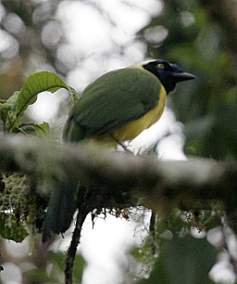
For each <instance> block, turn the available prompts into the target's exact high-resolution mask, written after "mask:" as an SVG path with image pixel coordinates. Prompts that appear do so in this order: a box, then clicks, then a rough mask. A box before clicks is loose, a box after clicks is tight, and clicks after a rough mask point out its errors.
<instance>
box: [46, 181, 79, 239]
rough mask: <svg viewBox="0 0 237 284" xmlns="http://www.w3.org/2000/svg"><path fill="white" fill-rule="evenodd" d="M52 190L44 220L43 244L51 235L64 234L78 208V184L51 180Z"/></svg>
mask: <svg viewBox="0 0 237 284" xmlns="http://www.w3.org/2000/svg"><path fill="white" fill-rule="evenodd" d="M50 184H51V186H52V188H53V190H52V193H51V196H50V200H49V205H48V209H47V213H46V218H45V225H44V231H43V242H46V241H48V240H50V239H51V237H52V236H53V234H60V233H64V232H65V231H66V230H67V229H68V228H69V227H70V225H71V222H72V220H73V215H74V213H75V211H76V209H77V206H78V202H77V200H78V192H79V183H78V182H76V181H70V180H69V179H65V180H64V181H58V180H53V181H52V182H51V183H50Z"/></svg>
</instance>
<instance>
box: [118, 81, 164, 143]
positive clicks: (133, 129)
mask: <svg viewBox="0 0 237 284" xmlns="http://www.w3.org/2000/svg"><path fill="white" fill-rule="evenodd" d="M165 102H166V91H165V89H164V87H163V86H162V87H161V89H160V97H159V100H158V101H157V104H156V106H155V107H154V108H153V109H151V110H150V111H149V112H147V113H146V114H145V115H143V116H142V117H140V118H139V119H136V120H133V121H130V122H128V123H126V124H125V125H123V126H122V127H120V128H119V129H116V130H115V131H114V132H113V136H114V137H115V138H116V139H117V140H119V141H120V142H123V141H127V140H132V139H134V138H135V137H136V136H138V135H139V134H140V133H141V132H142V131H143V130H145V129H146V128H148V127H150V126H151V125H152V124H154V123H155V122H156V121H158V120H159V118H160V117H161V114H162V113H163V111H164V107H165Z"/></svg>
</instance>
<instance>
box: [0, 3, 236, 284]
mask: <svg viewBox="0 0 237 284" xmlns="http://www.w3.org/2000/svg"><path fill="white" fill-rule="evenodd" d="M236 15H237V4H236V2H235V1H227V0H223V1H221V0H217V1H204V0H190V1H184V0H179V1H178V0H167V1H158V0H150V1H147V3H146V4H144V1H132V0H126V1H125V0H124V1H122V0H116V1H115V0H113V1H112V0H110V2H108V1H102V0H99V1H96V0H81V1H79V0H78V1H77V0H67V1H60V0H24V1H21V0H1V1H0V63H1V64H0V100H1V99H4V98H8V97H9V96H11V95H12V93H13V92H14V91H16V90H19V89H20V88H21V86H22V83H23V80H24V78H25V76H26V75H27V74H30V73H32V72H34V71H38V70H50V71H55V72H57V73H58V74H59V75H61V76H62V77H63V78H64V79H66V80H67V81H68V82H69V83H70V84H71V85H73V86H74V87H75V88H77V89H79V90H81V89H83V88H84V87H85V86H86V85H87V84H88V83H89V82H90V81H92V80H93V79H94V78H96V77H97V76H99V75H100V74H102V73H104V72H107V71H108V70H111V69H115V68H120V67H124V66H127V65H130V64H133V63H136V62H139V61H141V60H143V59H144V58H151V57H152V58H159V57H160V58H166V59H168V60H170V61H174V62H176V63H178V64H179V65H181V66H183V67H184V68H185V69H186V70H188V71H190V72H192V73H194V74H195V75H196V76H197V78H196V80H195V81H192V82H190V83H187V84H184V85H180V86H178V88H177V90H176V93H175V94H174V95H171V96H170V99H169V106H170V107H171V108H172V110H173V111H174V112H175V114H176V117H177V119H178V120H179V121H180V122H182V123H183V124H184V132H185V141H186V142H185V149H184V151H185V153H186V154H187V155H195V156H199V157H210V158H214V159H218V160H220V159H221V160H223V159H224V160H231V159H236V158H237V146H236V145H237V126H236V121H237V75H236V74H237V20H236V19H237V17H236ZM71 18H73V22H70V20H71ZM60 102H61V101H52V100H50V101H47V102H46V101H45V103H48V104H50V105H49V106H48V107H46V105H43V108H45V109H46V110H47V111H48V112H50V110H51V109H54V108H55V104H56V105H57V106H58V105H59V103H60ZM35 110H36V108H35V109H34V111H35ZM52 111H53V110H52ZM62 112H63V113H62ZM54 113H55V115H54V117H53V118H52V121H55V120H57V119H58V117H59V116H63V115H65V113H64V109H62V108H58V109H57V111H54ZM28 115H29V116H30V117H31V119H34V118H35V116H34V115H36V114H35V113H32V111H31V112H29V113H28ZM52 121H51V122H52ZM0 127H1V125H0ZM2 247H3V246H2ZM4 250H5V249H4ZM36 251H40V252H42V248H40V249H39V250H38V249H37V250H36ZM0 253H1V254H2V255H3V254H4V256H5V258H4V262H8V263H11V262H12V258H11V257H10V256H9V255H8V254H7V253H6V252H5V253H2V248H1V252H0ZM61 257H62V256H61V255H59V256H58V259H56V258H55V257H54V261H55V262H57V263H60V259H61ZM42 258H43V259H44V255H43V257H42ZM31 260H32V259H31ZM32 262H33V263H34V267H38V268H40V267H41V268H42V267H43V268H45V265H46V264H45V262H44V260H42V262H41V263H38V260H37V257H34V258H33V260H32ZM38 276H39V279H40V277H42V275H38ZM26 279H27V280H24V277H23V280H22V279H21V281H22V282H21V283H49V282H50V281H52V282H53V281H56V283H59V282H57V281H59V280H58V279H57V280H55V279H53V280H52V279H51V280H50V279H41V280H39V279H38V280H37V281H36V282H34V281H33V280H32V279H31V278H30V277H28V278H27V277H26ZM29 279H30V280H29ZM0 281H2V282H3V283H10V282H9V281H7V279H1V280H0ZM27 281H28V282H27ZM151 281H152V280H151ZM167 281H168V280H167ZM11 283H12V282H11ZM19 283H20V282H19ZM150 283H153V282H150ZM154 283H155V282H154ZM165 283H173V282H165ZM190 283H191V282H190ZM193 283H194V282H193ZM197 283H198V282H197ZM199 283H201V282H199ZM162 284H163V283H162Z"/></svg>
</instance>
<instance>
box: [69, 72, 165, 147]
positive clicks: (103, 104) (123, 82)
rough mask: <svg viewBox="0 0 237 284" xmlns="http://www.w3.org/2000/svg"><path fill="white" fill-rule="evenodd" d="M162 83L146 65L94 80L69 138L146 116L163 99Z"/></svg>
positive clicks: (72, 119)
mask: <svg viewBox="0 0 237 284" xmlns="http://www.w3.org/2000/svg"><path fill="white" fill-rule="evenodd" d="M160 87H161V84H160V82H159V80H158V79H157V78H156V77H155V76H154V75H153V74H151V73H150V72H148V71H146V70H144V69H142V68H125V69H120V70H116V71H112V72H109V73H107V74H105V75H103V76H101V77H100V78H98V79H97V80H96V81H94V82H93V83H92V84H90V85H89V86H88V87H87V88H86V89H85V91H84V92H83V94H82V97H81V98H80V99H79V101H78V103H77V104H76V105H75V107H74V109H73V111H72V115H71V116H70V118H69V120H68V122H67V125H66V128H65V138H66V140H69V141H74V142H76V141H80V140H82V139H84V138H88V137H91V136H96V135H100V134H106V133H107V132H110V131H112V130H114V129H116V128H118V127H120V126H122V125H123V124H125V123H126V122H128V121H131V120H134V119H137V118H139V117H141V116H143V115H144V114H145V113H146V112H147V111H149V110H150V109H152V108H153V107H154V106H155V104H156V103H157V101H158V100H159V92H160Z"/></svg>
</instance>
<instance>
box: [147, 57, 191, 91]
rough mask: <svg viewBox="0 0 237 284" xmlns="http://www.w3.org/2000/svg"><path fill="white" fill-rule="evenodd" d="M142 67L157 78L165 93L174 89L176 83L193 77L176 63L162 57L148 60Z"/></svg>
mask: <svg viewBox="0 0 237 284" xmlns="http://www.w3.org/2000/svg"><path fill="white" fill-rule="evenodd" d="M143 67H144V68H145V69H146V70H148V71H150V72H151V73H153V74H154V75H156V76H157V77H158V78H159V80H160V81H161V83H162V85H163V86H164V87H165V90H166V92H167V94H168V93H169V92H171V91H173V90H174V89H175V86H176V83H178V82H181V81H187V80H191V79H194V78H195V76H194V75H193V74H191V73H187V72H184V71H183V70H182V69H181V68H180V67H178V66H177V65H176V64H173V63H170V62H168V61H166V60H162V59H157V60H153V61H150V62H148V63H146V64H144V65H143Z"/></svg>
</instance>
